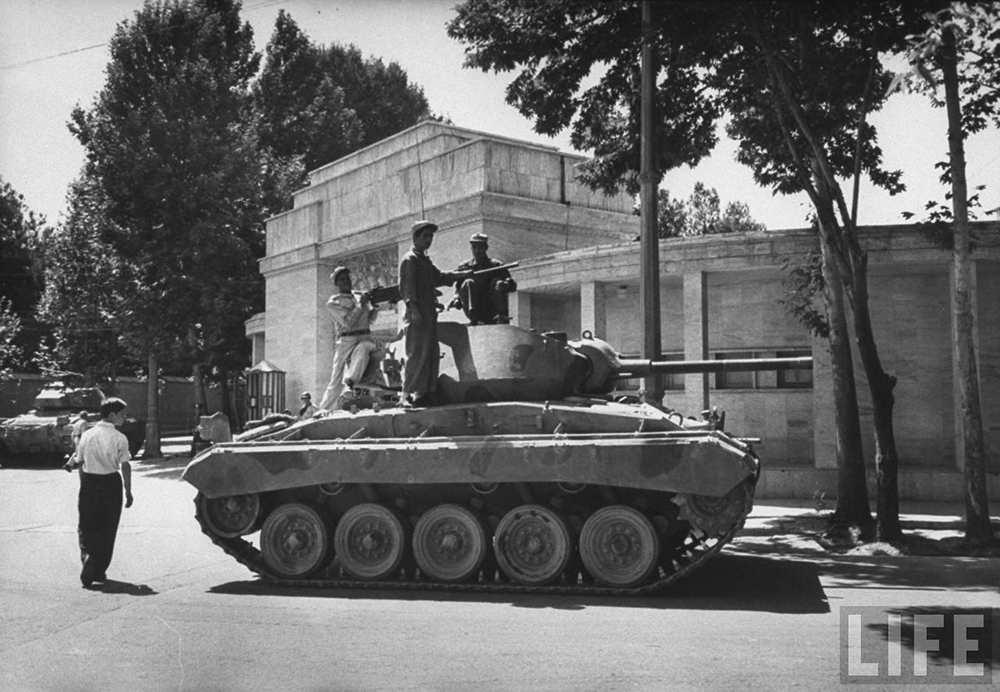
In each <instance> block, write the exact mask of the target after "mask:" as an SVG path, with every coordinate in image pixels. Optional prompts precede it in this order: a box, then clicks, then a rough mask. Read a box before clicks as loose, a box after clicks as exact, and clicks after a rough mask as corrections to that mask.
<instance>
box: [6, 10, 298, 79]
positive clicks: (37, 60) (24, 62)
mask: <svg viewBox="0 0 1000 692" xmlns="http://www.w3.org/2000/svg"><path fill="white" fill-rule="evenodd" d="M295 1H296V0H263V1H262V2H258V3H257V4H255V5H249V6H247V7H244V8H243V11H244V12H247V13H249V12H254V11H256V10H261V9H265V8H268V7H273V6H274V5H282V4H285V5H287V4H291V3H293V2H295ZM107 45H108V42H107V41H105V42H104V43H95V44H94V45H92V46H84V47H83V48H74V49H73V50H65V51H62V52H60V53H53V54H52V55H43V56H41V57H38V58H31V59H30V60H22V61H21V62H14V63H10V64H7V65H0V71H3V70H13V69H14V68H17V67H25V66H26V65H34V64H36V63H40V62H47V61H49V60H55V59H57V58H63V57H65V56H67V55H73V54H74V53H83V52H85V51H88V50H94V49H97V48H104V47H105V46H107Z"/></svg>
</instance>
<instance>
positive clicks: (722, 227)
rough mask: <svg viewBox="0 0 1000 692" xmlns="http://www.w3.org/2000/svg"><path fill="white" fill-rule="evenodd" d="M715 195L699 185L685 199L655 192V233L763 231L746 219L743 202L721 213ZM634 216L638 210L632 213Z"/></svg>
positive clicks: (668, 235) (667, 235)
mask: <svg viewBox="0 0 1000 692" xmlns="http://www.w3.org/2000/svg"><path fill="white" fill-rule="evenodd" d="M720 208H721V204H720V201H719V193H718V191H717V190H716V189H715V188H714V187H713V188H708V187H706V186H705V184H704V183H702V182H700V181H699V182H697V183H695V185H694V190H693V191H692V192H691V195H690V196H689V197H688V199H687V200H680V199H674V198H672V197H671V196H670V191H669V190H659V191H658V193H657V205H656V216H657V222H656V227H657V229H658V230H657V234H658V236H659V237H660V238H675V237H677V236H692V235H706V234H708V233H748V232H760V231H764V230H766V228H765V226H764V224H762V223H760V222H758V221H756V220H755V219H754V218H753V217H752V216H750V208H749V207H748V206H747V205H746V203H745V202H730V203H729V204H727V205H726V211H725V213H724V214H723V213H722V212H721V211H720ZM635 213H636V214H638V213H639V210H638V208H637V209H636V210H635Z"/></svg>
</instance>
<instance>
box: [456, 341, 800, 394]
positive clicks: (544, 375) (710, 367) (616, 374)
mask: <svg viewBox="0 0 1000 692" xmlns="http://www.w3.org/2000/svg"><path fill="white" fill-rule="evenodd" d="M438 338H439V340H440V341H441V345H442V347H443V350H445V351H449V350H450V353H445V356H446V357H445V359H444V360H445V362H446V363H449V364H450V363H453V364H454V367H452V368H449V367H447V366H443V367H442V373H443V374H442V376H441V379H440V381H439V389H440V402H441V403H472V402H477V401H542V400H546V399H555V398H564V397H569V396H604V395H607V394H610V393H611V392H613V391H614V389H615V386H616V384H617V383H618V381H619V380H621V379H626V378H633V377H642V376H645V375H650V374H654V373H662V374H678V373H718V372H739V371H751V370H775V369H780V368H811V367H812V358H809V357H803V358H753V359H742V360H737V359H726V360H698V361H654V360H645V359H638V358H623V357H622V356H621V355H619V354H618V353H617V352H616V351H615V350H614V349H613V348H612V347H611V345H610V344H608V343H607V342H606V341H603V340H602V339H598V338H595V337H593V336H592V335H591V334H590V333H589V332H584V334H583V337H582V338H581V339H579V340H567V339H566V337H565V335H564V334H561V333H543V334H537V333H535V332H533V331H530V330H525V329H521V328H519V327H514V326H511V325H480V326H476V327H466V326H465V325H461V324H457V323H454V322H448V323H442V324H440V325H438ZM449 356H450V357H449Z"/></svg>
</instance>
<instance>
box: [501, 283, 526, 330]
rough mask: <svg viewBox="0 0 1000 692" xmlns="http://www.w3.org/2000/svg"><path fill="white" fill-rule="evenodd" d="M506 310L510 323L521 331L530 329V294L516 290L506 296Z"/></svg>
mask: <svg viewBox="0 0 1000 692" xmlns="http://www.w3.org/2000/svg"><path fill="white" fill-rule="evenodd" d="M507 297H508V299H509V302H508V303H507V309H508V310H509V311H510V323H511V324H513V325H514V326H515V327H521V328H522V329H531V294H530V293H528V292H527V291H522V290H520V289H519V290H517V291H514V292H513V293H510V294H508V296H507Z"/></svg>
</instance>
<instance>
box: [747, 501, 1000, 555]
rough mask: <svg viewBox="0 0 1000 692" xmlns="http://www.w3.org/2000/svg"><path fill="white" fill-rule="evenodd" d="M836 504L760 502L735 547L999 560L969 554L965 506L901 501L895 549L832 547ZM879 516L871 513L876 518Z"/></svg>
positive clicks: (996, 513)
mask: <svg viewBox="0 0 1000 692" xmlns="http://www.w3.org/2000/svg"><path fill="white" fill-rule="evenodd" d="M998 504H1000V503H998V502H997V501H994V503H993V504H991V507H990V509H991V517H992V519H993V525H994V526H995V527H996V528H997V532H998V533H1000V507H998ZM833 509H834V504H833V503H832V502H830V501H827V502H824V503H822V504H820V505H819V506H817V503H816V502H815V501H813V500H805V499H802V500H799V499H794V500H792V499H789V500H779V499H773V498H769V499H762V500H759V501H757V502H755V503H754V508H753V511H752V512H751V513H750V516H749V517H748V518H747V521H746V525H745V526H744V528H743V529H742V530H741V531H740V532H739V533H738V534H737V537H736V539H735V540H734V541H733V546H734V547H735V548H736V549H738V550H744V551H746V552H753V553H785V554H800V555H823V554H840V555H866V556H871V555H952V556H960V555H969V556H973V555H974V556H977V557H983V556H993V557H1000V552H998V551H997V550H993V551H991V552H989V553H987V554H986V555H984V554H983V553H981V552H977V551H970V550H969V549H968V548H967V547H966V546H964V545H963V541H964V539H965V505H964V503H962V502H926V501H923V502H921V501H905V500H904V501H901V502H900V512H899V520H900V524H901V525H902V529H903V534H904V537H903V540H902V541H901V542H898V543H897V544H895V545H890V544H888V543H866V544H862V545H851V544H846V543H845V544H834V543H833V542H831V541H828V540H825V539H824V537H823V534H824V533H825V531H826V529H827V523H828V519H829V516H830V514H831V513H832V512H833ZM874 515H875V512H874V510H873V511H872V516H873V517H874Z"/></svg>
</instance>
